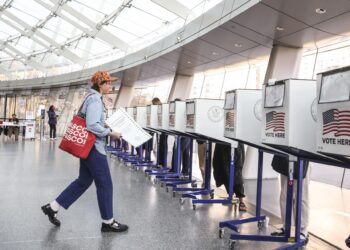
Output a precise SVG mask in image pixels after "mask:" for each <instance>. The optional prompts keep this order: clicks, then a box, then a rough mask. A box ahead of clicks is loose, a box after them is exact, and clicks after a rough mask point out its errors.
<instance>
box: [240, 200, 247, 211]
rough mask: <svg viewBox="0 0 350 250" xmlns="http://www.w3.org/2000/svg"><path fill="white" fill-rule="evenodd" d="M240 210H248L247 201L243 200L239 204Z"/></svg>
mask: <svg viewBox="0 0 350 250" xmlns="http://www.w3.org/2000/svg"><path fill="white" fill-rule="evenodd" d="M238 210H239V211H240V212H247V206H246V205H245V203H244V202H243V201H241V202H240V203H239V205H238Z"/></svg>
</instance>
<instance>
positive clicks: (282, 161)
mask: <svg viewBox="0 0 350 250" xmlns="http://www.w3.org/2000/svg"><path fill="white" fill-rule="evenodd" d="M304 162H305V164H304V175H303V178H304V180H303V193H302V204H301V233H300V236H301V238H302V239H305V242H306V244H307V242H308V237H309V235H308V224H309V183H310V178H309V173H308V171H307V170H308V167H309V163H308V162H307V161H304ZM271 165H272V168H273V169H274V170H275V171H276V172H278V173H279V174H280V185H281V191H280V208H281V217H282V218H281V219H282V221H283V222H284V221H285V218H286V200H287V187H288V168H289V160H288V158H287V157H284V156H279V155H274V157H273V159H272V163H271ZM297 167H298V163H297V162H295V163H294V176H293V179H297V178H298V171H297V170H298V168H297ZM296 193H297V184H296V182H294V185H293V202H292V203H293V210H294V215H295V200H296ZM293 221H294V220H293ZM284 231H285V230H284V224H283V226H282V227H281V228H280V229H279V230H277V231H275V232H273V233H272V234H271V235H273V236H284V234H285V232H284Z"/></svg>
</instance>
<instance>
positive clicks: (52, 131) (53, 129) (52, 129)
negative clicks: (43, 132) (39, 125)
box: [49, 124, 56, 138]
mask: <svg viewBox="0 0 350 250" xmlns="http://www.w3.org/2000/svg"><path fill="white" fill-rule="evenodd" d="M49 125H50V138H56V124H49Z"/></svg>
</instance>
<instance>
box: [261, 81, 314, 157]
mask: <svg viewBox="0 0 350 250" xmlns="http://www.w3.org/2000/svg"><path fill="white" fill-rule="evenodd" d="M281 85H284V91H281V89H282V87H281ZM274 86H277V87H275V88H276V92H274V91H273V88H274ZM266 88H271V89H269V91H266ZM282 92H284V93H283V97H282V94H281V93H282ZM266 95H278V97H281V98H282V100H281V99H279V98H275V100H278V101H276V102H275V105H276V106H273V105H270V106H269V105H267V106H266V105H264V111H263V115H262V124H263V126H262V142H263V143H266V144H272V145H281V146H287V147H291V148H295V149H300V150H303V151H307V152H311V153H316V133H315V128H316V121H315V119H313V117H312V112H311V110H312V103H313V102H314V100H315V98H316V82H315V81H311V80H298V79H288V80H284V81H280V82H277V83H276V84H275V85H272V86H267V87H266V86H264V88H263V99H264V104H266V102H265V99H266ZM281 104H282V105H281Z"/></svg>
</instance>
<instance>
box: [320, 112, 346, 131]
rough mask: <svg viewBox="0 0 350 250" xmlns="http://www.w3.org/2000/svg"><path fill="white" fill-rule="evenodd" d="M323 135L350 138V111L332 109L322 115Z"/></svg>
mask: <svg viewBox="0 0 350 250" xmlns="http://www.w3.org/2000/svg"><path fill="white" fill-rule="evenodd" d="M322 117H323V135H326V134H329V133H333V132H334V136H335V137H339V136H350V110H339V109H330V110H327V111H326V112H323V113H322Z"/></svg>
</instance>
